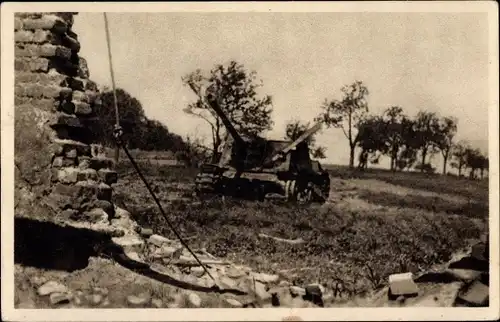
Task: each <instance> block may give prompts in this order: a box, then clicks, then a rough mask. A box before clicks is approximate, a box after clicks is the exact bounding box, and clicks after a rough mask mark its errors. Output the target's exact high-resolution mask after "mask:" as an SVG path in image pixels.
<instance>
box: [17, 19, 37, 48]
mask: <svg viewBox="0 0 500 322" xmlns="http://www.w3.org/2000/svg"><path fill="white" fill-rule="evenodd" d="M21 24H22V22H21ZM14 41H15V42H16V43H20V42H26V43H30V42H33V32H31V31H28V30H18V31H16V32H15V33H14Z"/></svg>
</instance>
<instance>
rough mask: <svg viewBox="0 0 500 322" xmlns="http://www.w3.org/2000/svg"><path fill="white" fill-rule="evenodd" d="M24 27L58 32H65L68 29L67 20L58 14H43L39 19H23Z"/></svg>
mask: <svg viewBox="0 0 500 322" xmlns="http://www.w3.org/2000/svg"><path fill="white" fill-rule="evenodd" d="M23 24H24V29H28V30H36V29H45V30H52V31H54V32H56V33H61V34H62V33H65V32H66V31H67V30H68V26H67V24H66V22H65V21H64V20H63V19H61V18H60V17H58V16H56V15H43V16H42V17H40V18H38V19H32V18H28V19H25V20H24V21H23Z"/></svg>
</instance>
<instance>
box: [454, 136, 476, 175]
mask: <svg viewBox="0 0 500 322" xmlns="http://www.w3.org/2000/svg"><path fill="white" fill-rule="evenodd" d="M470 149H471V148H470V146H469V144H468V143H467V142H465V141H460V142H457V143H455V144H453V145H452V149H451V157H452V162H451V166H452V167H454V168H456V169H457V170H458V176H459V177H460V176H462V169H464V167H466V166H467V154H468V152H467V151H469V150H470Z"/></svg>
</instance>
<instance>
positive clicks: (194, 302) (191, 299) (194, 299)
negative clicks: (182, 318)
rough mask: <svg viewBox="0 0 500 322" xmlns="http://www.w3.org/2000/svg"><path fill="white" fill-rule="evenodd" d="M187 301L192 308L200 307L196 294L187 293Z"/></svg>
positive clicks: (199, 299)
mask: <svg viewBox="0 0 500 322" xmlns="http://www.w3.org/2000/svg"><path fill="white" fill-rule="evenodd" d="M188 301H189V304H191V305H192V306H194V307H200V306H201V298H200V297H199V296H198V294H196V293H189V295H188Z"/></svg>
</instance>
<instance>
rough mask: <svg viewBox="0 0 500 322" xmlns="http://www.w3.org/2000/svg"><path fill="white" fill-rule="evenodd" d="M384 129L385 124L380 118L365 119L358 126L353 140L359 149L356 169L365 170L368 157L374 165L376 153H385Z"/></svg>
mask: <svg viewBox="0 0 500 322" xmlns="http://www.w3.org/2000/svg"><path fill="white" fill-rule="evenodd" d="M385 127H386V124H385V123H384V121H383V119H382V118H381V117H380V116H369V117H366V118H364V119H363V120H362V121H361V122H360V123H359V124H358V133H357V135H356V139H355V141H356V143H357V146H358V147H360V148H361V153H360V154H359V165H358V168H360V169H364V168H366V166H367V163H368V159H369V157H370V156H371V157H372V163H374V162H373V161H375V163H376V162H377V161H378V158H377V157H375V156H376V154H377V152H381V153H385V151H386V149H387V146H386V141H385V139H386V138H385Z"/></svg>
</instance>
